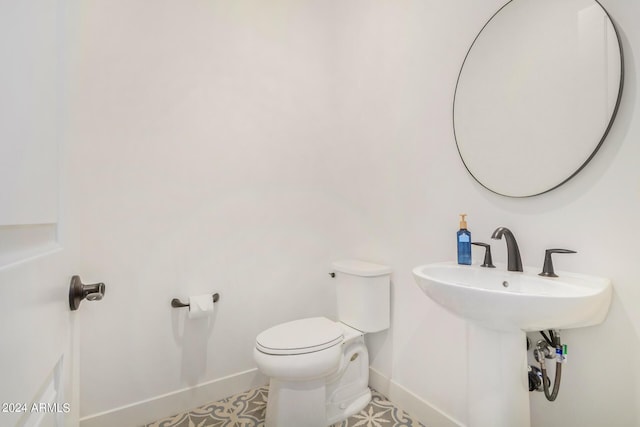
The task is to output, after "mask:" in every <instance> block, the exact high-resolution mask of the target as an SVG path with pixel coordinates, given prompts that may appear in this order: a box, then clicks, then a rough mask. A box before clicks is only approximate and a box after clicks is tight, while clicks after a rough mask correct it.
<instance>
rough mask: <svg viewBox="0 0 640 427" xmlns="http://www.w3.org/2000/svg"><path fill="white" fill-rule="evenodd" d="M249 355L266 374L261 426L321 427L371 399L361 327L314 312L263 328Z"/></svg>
mask: <svg viewBox="0 0 640 427" xmlns="http://www.w3.org/2000/svg"><path fill="white" fill-rule="evenodd" d="M254 358H255V361H256V363H257V365H258V368H259V369H260V371H261V372H262V373H264V374H265V375H268V376H269V377H270V378H271V380H270V383H269V399H268V401H267V415H266V420H265V425H266V426H269V427H271V426H279V427H287V426H292V427H293V426H305V427H316V426H317V427H326V426H328V425H330V424H333V423H335V422H338V421H340V420H343V419H345V418H347V417H349V416H351V415H353V414H355V413H357V412H359V411H360V410H361V409H362V408H364V407H365V406H366V405H367V404H368V403H369V401H370V400H371V391H370V390H369V387H368V383H369V355H368V352H367V347H366V346H365V344H364V336H363V333H362V332H361V331H358V330H357V329H353V328H351V327H349V326H348V325H345V324H342V323H340V322H334V321H332V320H329V319H327V318H324V317H314V318H308V319H300V320H295V321H293V322H288V323H283V324H281V325H277V326H275V327H273V328H271V329H267V330H266V331H264V332H263V333H261V334H260V335H258V338H256V347H255V350H254Z"/></svg>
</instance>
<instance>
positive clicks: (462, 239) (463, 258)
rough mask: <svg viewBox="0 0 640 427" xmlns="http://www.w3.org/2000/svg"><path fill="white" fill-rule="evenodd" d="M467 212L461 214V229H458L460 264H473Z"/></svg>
mask: <svg viewBox="0 0 640 427" xmlns="http://www.w3.org/2000/svg"><path fill="white" fill-rule="evenodd" d="M466 216H467V214H460V230H458V233H457V236H458V264H465V265H471V232H470V231H469V230H467V221H465V217H466Z"/></svg>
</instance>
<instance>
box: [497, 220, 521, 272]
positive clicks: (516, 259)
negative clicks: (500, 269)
mask: <svg viewBox="0 0 640 427" xmlns="http://www.w3.org/2000/svg"><path fill="white" fill-rule="evenodd" d="M503 235H504V239H505V241H506V242H507V270H509V271H522V259H521V258H520V249H518V243H516V238H515V237H513V233H512V232H511V230H509V229H508V228H506V227H498V228H496V231H494V232H493V234H492V235H491V238H492V239H496V240H499V239H502V236H503Z"/></svg>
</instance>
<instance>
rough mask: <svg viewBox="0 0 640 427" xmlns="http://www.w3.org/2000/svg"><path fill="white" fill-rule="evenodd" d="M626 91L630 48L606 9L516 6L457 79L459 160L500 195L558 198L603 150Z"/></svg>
mask: <svg viewBox="0 0 640 427" xmlns="http://www.w3.org/2000/svg"><path fill="white" fill-rule="evenodd" d="M622 82H623V65H622V48H621V46H620V42H619V38H618V34H617V31H616V29H615V27H614V25H613V22H612V21H611V19H610V18H609V15H608V14H607V12H606V11H605V10H604V8H603V7H602V6H601V5H600V3H598V2H597V1H593V0H562V1H558V0H512V1H510V2H508V3H507V4H505V5H504V6H503V7H502V8H501V9H500V10H499V11H498V12H496V13H495V15H493V17H492V18H491V19H490V20H489V22H487V23H486V24H485V26H484V27H483V28H482V30H481V31H480V33H479V34H478V36H477V37H476V39H475V40H474V41H473V43H472V45H471V47H470V48H469V51H468V52H467V56H466V57H465V60H464V63H463V64H462V68H461V70H460V74H459V76H458V83H457V85H456V91H455V96H454V103H453V123H454V133H455V138H456V143H457V145H458V151H459V152H460V157H461V158H462V161H463V162H464V164H465V166H466V168H467V170H468V171H469V172H470V173H471V175H472V176H473V177H474V178H475V179H476V180H477V181H478V182H479V183H480V184H482V185H483V186H484V187H486V188H488V189H489V190H491V191H493V192H495V193H498V194H502V195H505V196H510V197H528V196H534V195H537V194H541V193H545V192H547V191H549V190H552V189H554V188H556V187H558V186H560V185H562V184H563V183H565V182H566V181H567V180H569V179H570V178H571V177H573V176H574V175H575V174H577V173H578V172H579V171H580V170H581V169H582V168H583V167H584V166H585V165H586V164H587V163H588V162H589V160H590V159H591V158H592V157H593V156H594V154H595V153H596V151H597V150H598V148H599V147H600V145H601V144H602V141H603V140H604V138H605V137H606V135H607V132H608V131H609V128H610V127H611V124H612V123H613V119H614V117H615V114H616V111H617V109H618V104H619V101H620V95H621V93H622Z"/></svg>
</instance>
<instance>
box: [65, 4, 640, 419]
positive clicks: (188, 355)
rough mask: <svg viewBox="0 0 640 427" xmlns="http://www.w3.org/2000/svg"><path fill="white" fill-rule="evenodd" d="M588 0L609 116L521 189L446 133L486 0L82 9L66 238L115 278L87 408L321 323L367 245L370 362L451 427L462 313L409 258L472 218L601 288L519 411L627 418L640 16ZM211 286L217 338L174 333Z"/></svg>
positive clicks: (149, 392) (481, 232)
mask: <svg viewBox="0 0 640 427" xmlns="http://www.w3.org/2000/svg"><path fill="white" fill-rule="evenodd" d="M603 3H604V5H605V7H607V8H609V10H610V12H611V13H612V14H613V15H614V17H615V18H616V20H617V22H618V23H619V26H620V29H621V30H622V33H623V38H624V40H625V46H624V47H625V51H626V54H627V80H626V87H625V91H626V92H625V95H624V98H623V102H622V105H621V109H620V113H619V118H618V120H617V122H616V124H615V126H614V128H613V129H612V131H611V134H610V137H609V138H608V139H607V141H606V143H605V145H604V146H603V148H602V149H601V151H600V152H599V153H598V156H596V157H595V159H594V160H593V161H592V162H591V163H590V164H589V165H588V167H587V168H585V169H584V171H583V172H581V173H580V175H578V176H577V177H576V178H575V179H573V180H572V181H570V182H569V183H567V184H566V185H565V186H563V187H561V188H560V189H558V190H556V191H554V192H552V193H549V194H547V195H543V196H539V197H535V198H531V199H526V200H513V199H506V198H501V197H499V196H496V195H493V194H491V193H488V192H487V191H486V190H484V189H483V188H481V187H480V186H479V185H478V184H477V183H476V182H475V181H474V180H473V179H472V178H471V177H470V176H469V175H468V174H467V173H466V171H465V169H464V166H463V165H462V163H461V161H460V160H459V158H458V154H457V151H456V148H455V143H454V139H453V132H452V128H451V102H452V96H453V90H454V86H455V79H456V76H457V73H458V68H459V66H460V64H461V62H462V59H463V58H464V54H465V53H466V50H467V48H468V45H469V43H470V41H471V40H473V37H474V36H475V34H476V33H477V31H478V29H479V28H480V27H481V26H482V25H483V23H484V22H485V21H486V19H487V18H488V17H490V16H491V15H492V14H493V12H494V11H495V10H496V9H497V8H498V7H499V6H500V5H501V2H500V1H498V0H485V1H482V2H472V1H466V2H431V1H409V0H407V1H402V2H386V1H364V0H354V1H350V2H342V1H335V2H334V1H305V2H302V1H284V0H282V1H276V0H273V1H269V2H251V1H234V2H224V1H211V2H198V1H188V2H179V3H175V2H169V1H163V2H156V3H154V4H153V5H150V4H149V3H146V2H125V1H121V2H114V1H92V2H82V4H78V6H77V10H74V11H73V12H74V16H73V19H72V22H74V23H75V25H74V27H73V29H72V31H71V34H70V36H69V42H70V61H71V62H70V66H69V87H70V89H71V101H70V102H71V106H70V108H71V111H72V114H71V117H70V120H69V123H68V124H67V138H68V143H67V145H68V147H69V150H68V152H67V158H66V162H67V163H68V164H69V166H70V168H71V170H72V172H71V175H72V176H75V177H76V178H77V179H76V180H75V182H74V183H73V184H72V188H71V189H70V191H69V193H70V196H69V197H70V199H71V201H70V206H69V211H70V213H69V215H70V216H71V218H73V219H74V220H75V224H76V227H75V228H74V229H73V230H71V231H70V232H71V234H72V238H71V239H70V240H71V241H73V242H76V246H77V248H76V249H77V250H78V251H80V252H81V253H82V254H83V259H82V263H81V270H82V271H80V272H79V273H81V274H83V278H84V277H86V280H90V279H91V276H93V279H95V280H103V281H105V282H106V283H107V295H106V296H105V299H104V300H103V301H102V302H101V303H100V304H95V305H92V306H91V307H90V308H89V307H85V308H87V309H86V310H84V312H83V313H82V316H83V317H82V323H83V333H82V355H81V356H82V364H81V375H82V380H81V381H82V382H81V388H82V401H81V411H82V415H85V416H86V415H91V414H95V413H98V412H101V411H106V410H110V409H113V408H117V407H119V406H122V405H126V404H130V403H134V402H137V401H140V400H143V399H149V398H153V397H154V396H158V395H160V394H163V393H168V392H171V391H174V390H177V389H180V388H182V387H185V386H190V385H195V384H199V383H203V382H206V381H209V380H212V379H216V378H221V377H223V376H225V375H231V374H233V373H237V372H240V371H243V370H246V369H249V368H251V367H253V366H254V365H253V361H252V356H251V351H252V346H253V339H254V337H255V335H256V334H257V333H258V332H259V331H260V330H262V329H264V328H265V327H268V326H270V325H272V324H275V323H277V322H280V321H284V320H288V319H293V318H297V317H301V316H307V315H316V314H318V315H320V314H324V315H329V316H332V315H333V313H334V305H333V296H334V294H333V290H332V289H331V282H330V281H329V280H328V276H327V275H326V273H327V271H328V270H327V268H328V264H329V262H330V261H331V260H333V259H335V258H339V257H344V256H358V257H362V258H364V259H369V260H372V261H379V262H385V263H388V264H389V265H391V266H393V268H394V275H393V327H392V329H391V330H390V331H388V332H386V333H381V334H377V335H375V336H372V337H369V338H368V341H369V344H370V346H371V353H372V365H373V366H374V367H375V368H376V369H378V370H379V371H380V372H382V373H383V374H385V375H388V376H390V377H391V378H393V380H394V381H395V382H397V383H398V384H400V385H402V386H403V387H405V388H406V389H408V390H410V391H412V392H413V393H415V394H416V395H417V396H419V397H420V398H422V399H424V400H426V401H427V402H429V403H430V404H432V405H433V406H435V407H437V408H439V409H440V410H442V411H444V412H445V413H447V414H448V415H450V416H452V417H453V418H455V419H457V420H459V421H461V422H463V423H464V422H465V421H466V409H465V405H466V402H465V398H464V394H465V393H464V390H465V388H466V375H467V372H466V371H465V365H466V356H465V326H464V323H463V322H462V321H460V320H459V319H456V318H454V317H453V316H451V315H449V314H448V313H446V312H445V311H443V310H442V309H440V308H439V307H438V306H436V305H435V304H433V303H431V301H430V300H429V299H428V298H427V297H426V296H424V295H423V294H422V293H421V292H420V291H419V289H418V288H417V286H416V285H415V283H414V281H413V278H412V277H411V273H410V272H411V268H412V267H414V266H416V265H419V264H422V263H428V262H434V261H440V260H449V259H453V257H454V256H455V244H454V235H455V231H456V230H457V228H458V227H457V225H458V222H457V214H458V213H461V212H466V213H468V214H469V226H470V229H471V231H472V233H473V236H474V239H475V240H488V239H489V236H490V234H491V232H492V231H493V229H494V228H495V227H497V226H500V225H502V226H507V227H509V228H510V229H511V230H513V231H514V233H515V235H516V237H517V238H518V242H519V244H520V248H521V251H522V256H523V261H524V262H525V264H527V265H534V266H538V265H541V263H542V256H543V253H544V249H545V248H549V247H555V246H560V247H568V248H571V249H575V250H577V251H578V252H579V253H578V254H577V255H574V256H567V257H563V258H562V260H558V264H557V269H564V270H573V271H581V272H584V273H590V274H595V275H603V276H608V277H611V278H612V279H613V281H614V287H615V290H616V293H615V298H614V302H613V305H612V307H611V313H610V316H609V318H608V320H607V321H606V322H605V323H604V324H603V325H601V326H598V327H593V328H585V329H583V330H576V331H566V332H565V333H564V334H563V339H564V341H565V342H566V343H568V344H569V346H570V357H571V359H570V360H571V362H570V364H569V365H567V367H566V369H565V371H564V375H563V385H562V389H561V393H560V397H559V398H558V400H557V401H556V402H555V403H553V404H551V403H547V402H545V401H542V399H540V396H539V395H537V396H534V399H533V405H532V412H533V415H532V417H533V424H534V425H545V424H547V425H559V424H560V423H563V424H565V425H571V426H597V425H601V424H603V423H604V421H605V420H606V421H609V422H610V424H611V422H613V421H615V422H616V425H620V426H632V425H637V424H638V422H640V414H639V413H638V409H636V408H638V407H640V397H639V395H638V388H639V386H640V384H639V382H640V380H639V377H640V367H638V366H636V364H634V362H635V361H637V360H638V356H639V352H640V350H639V347H640V336H639V333H640V332H639V331H640V314H639V312H638V310H634V306H637V305H638V304H639V302H640V287H638V286H637V284H636V283H635V281H636V280H635V279H636V277H637V276H638V275H637V273H635V270H634V262H633V261H634V259H635V257H636V253H635V250H636V241H637V239H638V237H640V236H639V234H640V233H638V231H637V230H636V229H634V228H633V227H632V224H633V221H634V219H636V218H637V217H638V216H639V215H638V214H639V213H640V188H639V185H640V169H639V168H638V167H637V165H636V164H635V163H636V161H637V160H636V159H638V158H640V156H639V155H640V153H639V150H640V148H639V146H638V144H637V143H635V141H637V140H638V139H639V137H640V129H639V126H640V122H639V121H638V120H637V119H634V109H635V108H636V106H637V97H636V93H635V92H636V83H635V76H634V74H635V70H636V69H637V68H638V67H637V61H636V60H635V58H634V56H633V52H632V49H633V48H634V47H636V46H640V32H639V31H640V30H638V29H637V25H635V23H634V22H633V17H634V16H638V12H639V10H638V9H639V8H640V6H638V5H632V4H630V3H629V2H626V1H625V0H609V1H606V2H603ZM497 167H499V165H497ZM493 248H494V256H495V259H496V260H498V261H500V260H504V259H505V257H506V254H505V249H504V247H502V246H501V245H500V243H499V242H498V243H497V244H494V245H493ZM475 256H479V254H478V253H475ZM210 291H217V292H220V294H221V301H220V303H219V304H218V307H217V309H218V311H217V315H216V317H215V321H214V323H213V327H212V329H211V330H209V331H206V330H204V328H200V329H198V328H197V327H191V328H187V329H186V330H185V329H184V328H185V327H188V326H193V325H189V324H187V325H185V324H184V322H183V318H182V317H181V316H183V315H184V313H179V312H177V311H176V310H173V309H170V308H169V300H170V299H171V298H173V297H183V298H184V297H186V296H188V295H190V294H200V293H204V292H210ZM87 305H88V304H87ZM200 326H202V325H200ZM158 415H159V416H160V415H163V414H158Z"/></svg>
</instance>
